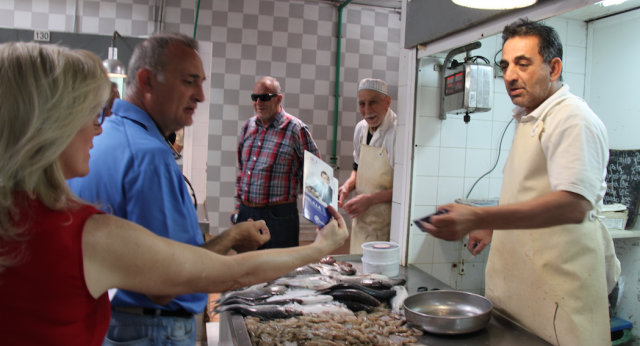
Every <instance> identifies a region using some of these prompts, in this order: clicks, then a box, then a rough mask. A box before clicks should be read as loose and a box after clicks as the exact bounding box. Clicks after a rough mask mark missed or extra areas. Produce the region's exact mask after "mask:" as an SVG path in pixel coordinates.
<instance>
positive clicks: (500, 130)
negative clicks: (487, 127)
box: [491, 120, 516, 163]
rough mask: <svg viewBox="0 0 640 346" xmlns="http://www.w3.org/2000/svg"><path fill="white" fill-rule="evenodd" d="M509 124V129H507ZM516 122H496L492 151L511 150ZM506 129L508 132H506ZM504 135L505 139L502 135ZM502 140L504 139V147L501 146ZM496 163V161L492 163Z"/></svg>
mask: <svg viewBox="0 0 640 346" xmlns="http://www.w3.org/2000/svg"><path fill="white" fill-rule="evenodd" d="M507 124H509V127H507ZM515 128H516V122H515V120H514V121H512V122H511V123H509V122H508V121H505V122H503V121H494V122H493V129H492V131H491V132H492V134H491V138H492V139H491V149H493V150H498V147H500V149H502V150H509V149H511V144H512V143H513V134H514V133H515ZM505 129H506V131H505ZM503 134H504V137H502V135H503ZM500 139H502V146H500ZM491 162H492V163H495V161H493V160H492V161H491Z"/></svg>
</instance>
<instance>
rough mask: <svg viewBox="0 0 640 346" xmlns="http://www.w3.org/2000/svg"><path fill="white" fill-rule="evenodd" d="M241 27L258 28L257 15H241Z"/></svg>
mask: <svg viewBox="0 0 640 346" xmlns="http://www.w3.org/2000/svg"><path fill="white" fill-rule="evenodd" d="M242 28H243V29H254V30H257V29H258V16H257V15H255V14H245V15H244V16H242Z"/></svg>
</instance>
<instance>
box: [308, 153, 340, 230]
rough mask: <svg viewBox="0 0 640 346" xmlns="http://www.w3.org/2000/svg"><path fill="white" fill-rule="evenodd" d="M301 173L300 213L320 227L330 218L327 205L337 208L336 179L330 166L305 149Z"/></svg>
mask: <svg viewBox="0 0 640 346" xmlns="http://www.w3.org/2000/svg"><path fill="white" fill-rule="evenodd" d="M303 175H304V177H303V182H302V184H303V186H304V189H303V202H302V209H303V212H302V214H303V215H304V217H305V218H306V219H308V220H309V221H311V222H313V223H314V224H316V226H318V227H320V228H322V227H324V225H326V224H327V222H329V220H330V219H331V215H330V214H329V212H328V211H327V206H328V205H330V206H332V207H334V208H336V210H337V209H338V194H337V191H338V181H337V180H336V179H335V178H334V177H333V168H331V166H329V165H328V164H327V163H326V162H324V161H322V160H321V159H319V158H318V157H317V156H315V155H313V154H312V153H310V152H308V151H306V150H305V152H304V173H303Z"/></svg>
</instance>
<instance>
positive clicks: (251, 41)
mask: <svg viewBox="0 0 640 346" xmlns="http://www.w3.org/2000/svg"><path fill="white" fill-rule="evenodd" d="M215 5H216V6H215V9H214V11H213V14H212V16H213V18H214V20H213V29H212V36H211V40H212V41H213V45H214V46H213V51H214V56H213V61H212V63H213V71H212V75H211V86H212V89H211V112H210V114H211V115H210V122H209V152H208V178H207V180H208V182H207V208H208V209H209V211H210V212H209V215H210V220H211V225H212V232H214V233H215V232H216V231H217V230H218V229H219V230H223V229H225V228H226V227H228V225H229V223H228V221H227V220H228V215H229V214H230V213H231V212H232V211H233V209H234V199H233V196H234V195H235V178H236V150H237V141H238V134H239V133H240V129H241V127H242V125H243V123H244V122H245V121H246V120H247V119H249V118H250V117H251V116H253V115H254V112H253V106H252V103H251V101H250V98H249V95H250V94H251V91H252V89H253V86H254V83H255V82H256V80H257V76H264V75H271V76H273V77H276V78H277V79H278V80H279V81H280V84H281V86H282V89H283V94H284V99H283V107H284V109H285V110H286V111H287V112H289V113H290V114H293V115H295V116H297V117H298V118H300V119H301V120H302V121H303V122H304V123H306V124H307V125H308V126H309V129H310V130H311V134H312V136H313V138H314V140H315V141H316V144H317V145H318V148H319V150H320V154H321V155H322V158H323V159H324V160H325V161H327V162H329V158H330V156H331V147H332V136H333V109H334V107H333V105H334V98H333V95H334V83H335V68H334V66H335V50H336V42H337V40H336V38H335V36H336V32H337V26H336V21H337V10H336V8H335V7H334V6H331V5H329V4H326V3H319V2H312V1H307V2H301V1H257V0H252V1H247V0H245V1H244V2H242V1H236V0H233V1H232V0H229V1H216V2H215ZM343 23H345V24H344V26H343V31H342V33H343V40H342V52H343V53H342V58H341V61H342V63H341V64H342V66H343V68H342V71H341V83H340V84H341V85H340V94H341V96H342V97H340V104H339V122H338V125H339V128H338V137H337V139H338V144H337V156H338V165H339V167H340V169H339V170H338V171H336V172H335V176H336V177H337V178H338V179H339V181H340V182H341V183H342V182H344V181H345V180H346V179H348V177H349V175H350V173H351V166H352V163H353V157H352V153H353V144H352V141H353V131H354V129H355V125H356V123H357V122H358V121H359V120H360V119H361V116H360V115H359V114H357V113H356V111H357V108H356V102H357V99H356V98H357V92H356V91H357V83H358V81H359V80H360V79H362V78H365V77H374V78H381V79H385V80H386V81H387V83H388V85H389V93H390V95H391V98H392V100H393V102H392V104H391V106H392V107H395V105H396V99H397V90H398V87H397V85H398V65H399V51H400V15H399V13H396V12H393V11H390V10H386V9H376V8H373V7H364V6H359V5H349V6H347V7H346V8H345V10H344V13H343ZM218 227H219V228H218Z"/></svg>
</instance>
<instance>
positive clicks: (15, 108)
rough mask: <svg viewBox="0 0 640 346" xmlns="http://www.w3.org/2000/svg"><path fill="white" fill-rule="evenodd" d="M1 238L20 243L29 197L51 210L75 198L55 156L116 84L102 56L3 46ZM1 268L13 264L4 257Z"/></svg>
mask: <svg viewBox="0 0 640 346" xmlns="http://www.w3.org/2000/svg"><path fill="white" fill-rule="evenodd" d="M0 80H1V81H2V82H1V83H0V240H21V239H22V238H23V237H22V236H21V231H22V229H21V228H19V227H17V226H16V225H14V222H13V220H16V218H17V217H18V213H19V212H20V210H21V209H24V207H25V206H24V205H17V206H16V205H15V203H17V200H15V198H14V197H15V196H14V194H15V193H16V192H25V193H26V194H27V195H28V196H29V197H30V198H37V199H39V200H40V201H41V202H42V203H43V204H44V205H46V206H47V207H49V208H51V209H54V210H61V209H65V208H67V207H69V205H70V203H69V202H70V201H71V200H77V198H76V197H75V195H74V194H73V193H72V192H71V190H70V189H69V187H68V185H67V183H66V181H65V178H64V175H63V173H62V170H61V169H60V166H59V164H58V160H57V159H58V156H59V155H60V154H61V153H62V151H63V150H64V149H65V148H66V147H67V146H68V145H69V143H70V142H71V140H72V139H73V138H74V137H75V135H76V133H77V132H78V131H79V130H80V128H81V127H82V126H84V125H86V124H87V122H88V121H90V120H91V119H92V118H95V117H96V116H97V114H98V112H99V111H100V109H101V108H102V106H104V104H105V102H106V100H107V98H108V97H109V93H110V88H111V84H110V82H109V78H108V77H107V74H106V71H105V70H104V68H103V67H102V63H101V62H100V59H98V57H97V56H95V55H94V54H93V53H91V52H88V51H85V50H71V49H68V48H65V47H61V46H57V45H40V44H36V43H22V42H12V43H6V44H2V45H0ZM1 250H2V249H0V269H1V268H2V267H3V266H7V265H10V264H12V262H13V261H12V259H10V258H8V257H7V256H2V255H3V253H2V252H1Z"/></svg>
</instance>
